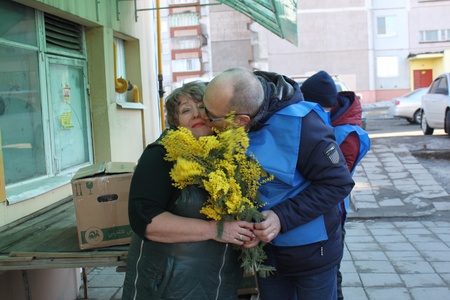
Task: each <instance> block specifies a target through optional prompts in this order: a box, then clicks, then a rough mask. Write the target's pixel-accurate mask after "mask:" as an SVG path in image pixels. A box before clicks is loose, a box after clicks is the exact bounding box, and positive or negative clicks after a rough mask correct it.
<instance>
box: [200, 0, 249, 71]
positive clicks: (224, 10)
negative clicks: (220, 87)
mask: <svg viewBox="0 0 450 300" xmlns="http://www.w3.org/2000/svg"><path fill="white" fill-rule="evenodd" d="M250 24H251V20H250V19H249V18H248V17H246V16H245V15H243V14H242V13H240V12H238V11H235V10H234V9H232V8H230V7H229V6H226V5H224V4H222V5H214V6H210V7H209V25H210V32H211V35H210V37H209V43H210V44H211V59H212V63H211V65H212V75H213V76H215V75H217V74H219V73H221V72H222V71H225V70H226V69H229V68H233V67H238V66H239V67H245V68H251V62H252V61H253V49H252V45H251V31H250V30H249V27H250Z"/></svg>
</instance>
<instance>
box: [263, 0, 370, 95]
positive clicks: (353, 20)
mask: <svg viewBox="0 0 450 300" xmlns="http://www.w3.org/2000/svg"><path fill="white" fill-rule="evenodd" d="M345 5H351V6H352V7H351V8H349V9H343V7H345ZM319 7H320V8H319ZM367 26H368V14H367V11H366V8H365V6H364V1H344V2H341V1H335V2H332V3H331V2H329V1H319V2H317V3H316V2H299V13H298V35H299V44H298V47H296V46H294V45H292V44H290V43H288V42H287V41H285V40H282V39H280V38H279V37H277V36H276V35H274V34H272V33H268V43H267V45H268V49H267V50H268V65H269V70H270V71H274V72H278V73H282V74H285V75H300V74H305V73H310V72H316V71H319V70H326V71H327V72H329V73H331V74H339V75H340V76H341V78H344V77H345V78H347V80H346V84H347V85H348V87H349V88H350V89H357V90H358V91H364V90H369V89H370V86H369V78H370V76H369V75H370V69H369V65H368V61H369V60H370V59H369V53H370V52H369V45H370V36H368V35H367V34H366V32H367ZM358 30H360V31H362V32H364V34H358V33H355V31H358ZM259 34H262V33H261V32H260V33H259Z"/></svg>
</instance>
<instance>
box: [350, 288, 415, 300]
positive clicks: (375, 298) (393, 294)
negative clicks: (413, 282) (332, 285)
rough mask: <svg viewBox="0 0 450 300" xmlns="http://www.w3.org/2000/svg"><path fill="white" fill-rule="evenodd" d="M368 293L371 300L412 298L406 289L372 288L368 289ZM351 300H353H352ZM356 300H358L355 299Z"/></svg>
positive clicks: (404, 299) (403, 299) (408, 299)
mask: <svg viewBox="0 0 450 300" xmlns="http://www.w3.org/2000/svg"><path fill="white" fill-rule="evenodd" d="M366 293H367V294H368V295H369V299H370V300H391V299H395V300H411V299H412V298H411V296H410V294H409V292H408V289H406V288H404V287H396V288H381V287H376V288H373V287H370V288H366ZM352 299H353V298H352ZM352 299H351V300H352ZM354 299H355V300H356V299H357V298H354Z"/></svg>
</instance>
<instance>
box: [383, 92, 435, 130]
mask: <svg viewBox="0 0 450 300" xmlns="http://www.w3.org/2000/svg"><path fill="white" fill-rule="evenodd" d="M427 91H428V88H419V89H416V90H414V91H412V92H410V93H408V94H406V95H403V96H401V97H395V98H393V99H392V100H391V101H392V102H391V106H390V107H389V114H390V115H392V116H394V117H397V118H403V119H406V120H407V121H408V122H409V123H411V124H414V123H415V124H420V112H421V109H420V108H421V106H422V96H423V95H425V94H426V93H427Z"/></svg>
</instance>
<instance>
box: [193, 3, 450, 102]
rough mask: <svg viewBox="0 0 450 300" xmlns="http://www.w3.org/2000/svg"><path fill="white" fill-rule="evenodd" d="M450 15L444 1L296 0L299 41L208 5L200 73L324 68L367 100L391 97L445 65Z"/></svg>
mask: <svg viewBox="0 0 450 300" xmlns="http://www.w3.org/2000/svg"><path fill="white" fill-rule="evenodd" d="M208 3H213V2H212V1H210V2H208ZM449 13H450V2H449V1H429V0H393V1H387V0H383V1H373V0H372V1H366V0H343V1H331V2H330V1H325V0H319V1H299V2H298V46H296V45H293V44H291V43H290V42H288V41H286V40H283V39H281V38H280V37H278V36H277V35H275V34H273V33H271V32H270V31H268V30H267V29H265V28H263V27H262V26H261V25H259V24H257V23H256V22H254V21H253V20H251V19H250V18H248V17H246V16H244V15H242V14H240V13H239V12H237V11H235V10H233V9H231V8H229V7H227V6H226V5H210V6H205V10H204V11H203V13H202V15H201V16H200V18H201V19H200V23H202V24H204V27H205V28H206V30H207V32H208V34H207V39H206V44H207V46H203V47H205V48H208V49H209V50H210V52H208V53H207V55H205V56H204V57H208V64H209V65H208V69H207V71H205V72H204V74H207V76H214V75H216V74H218V73H220V72H221V71H223V70H225V69H227V68H229V67H234V66H243V67H248V68H252V69H258V70H267V71H273V72H279V73H282V74H286V75H300V74H305V73H313V72H315V71H318V70H321V69H323V70H327V71H328V72H329V73H332V74H337V75H339V77H340V78H341V79H342V80H344V81H345V82H346V83H347V85H348V86H349V88H350V89H352V90H356V91H357V92H358V93H359V94H361V95H362V96H363V101H364V102H375V101H383V100H388V99H390V98H392V97H394V96H399V95H401V94H404V93H406V92H407V91H410V90H412V89H415V88H418V87H421V86H427V85H429V84H430V83H431V81H432V80H433V79H434V78H435V77H436V76H438V75H439V74H440V73H442V72H445V71H448V70H449V66H448V60H449V59H448V55H447V52H446V50H449V49H450V40H449V35H450V34H449V29H450V19H449V18H447V17H446V16H448V15H449ZM203 20H207V22H206V21H205V22H204V21H203ZM200 76H203V75H200Z"/></svg>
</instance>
